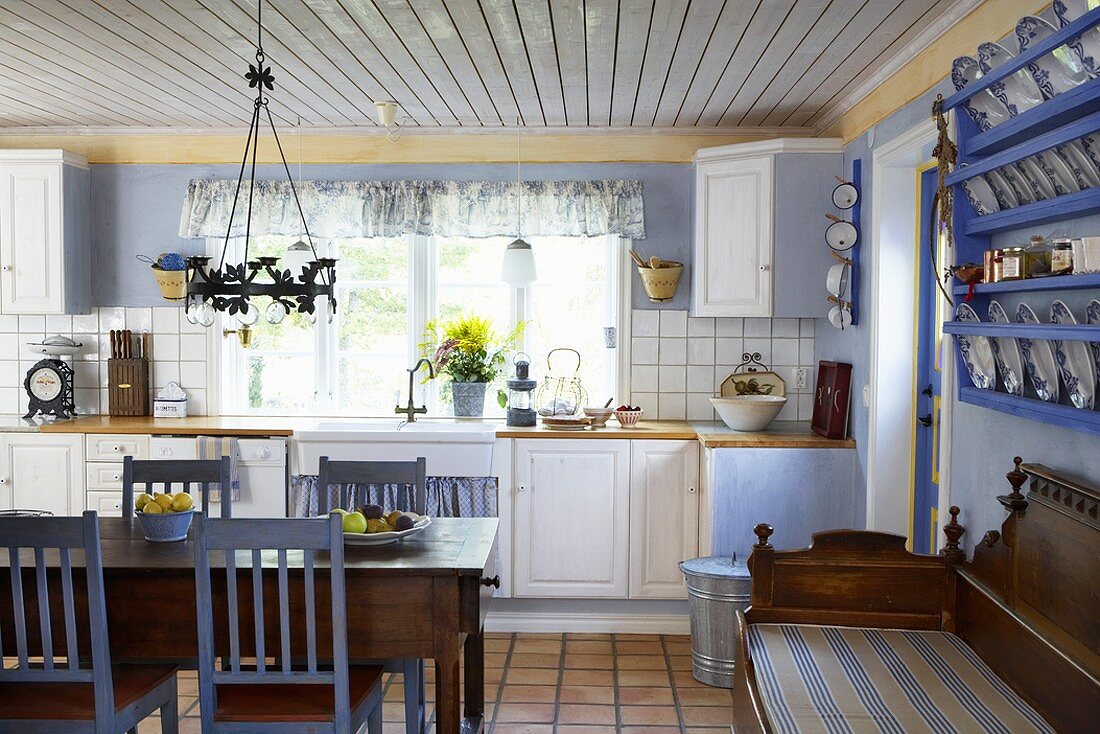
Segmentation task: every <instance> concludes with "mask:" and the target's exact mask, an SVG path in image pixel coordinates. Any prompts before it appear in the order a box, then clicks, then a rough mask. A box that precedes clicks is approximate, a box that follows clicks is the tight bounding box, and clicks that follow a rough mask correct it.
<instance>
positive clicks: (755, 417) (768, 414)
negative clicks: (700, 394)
mask: <svg viewBox="0 0 1100 734" xmlns="http://www.w3.org/2000/svg"><path fill="white" fill-rule="evenodd" d="M710 404H711V405H713V406H714V409H715V410H716V411H718V416H719V417H720V418H721V419H722V422H723V423H725V424H726V425H727V426H729V427H730V428H732V429H733V430H735V431H763V430H764V429H765V428H767V427H768V425H769V424H770V423H771V422H772V421H773V420H775V417H776V416H777V415H779V411H781V410H783V406H784V405H786V404H787V398H785V397H780V396H778V395H735V396H729V397H721V398H711V399H710Z"/></svg>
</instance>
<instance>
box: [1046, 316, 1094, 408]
mask: <svg viewBox="0 0 1100 734" xmlns="http://www.w3.org/2000/svg"><path fill="white" fill-rule="evenodd" d="M1050 323H1052V324H1076V323H1077V319H1075V318H1074V317H1073V312H1072V311H1070V310H1069V307H1068V306H1066V304H1064V303H1062V302H1061V301H1055V302H1054V303H1052V304H1050ZM1054 358H1055V359H1057V360H1058V369H1059V370H1060V371H1061V373H1062V382H1063V383H1065V386H1066V390H1067V391H1068V392H1069V401H1070V402H1071V403H1073V407H1075V408H1080V409H1082V410H1092V406H1093V405H1094V404H1095V403H1096V365H1095V364H1093V361H1092V354H1091V353H1089V348H1088V346H1087V345H1086V344H1085V342H1082V341H1076V340H1073V339H1065V340H1062V339H1055V340H1054Z"/></svg>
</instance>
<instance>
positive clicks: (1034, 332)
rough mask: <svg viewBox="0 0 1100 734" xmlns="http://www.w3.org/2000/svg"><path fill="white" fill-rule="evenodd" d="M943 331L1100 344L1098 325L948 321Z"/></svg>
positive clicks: (946, 332) (970, 334)
mask: <svg viewBox="0 0 1100 734" xmlns="http://www.w3.org/2000/svg"><path fill="white" fill-rule="evenodd" d="M943 331H944V333H945V334H959V335H961V336H990V337H1015V338H1017V339H1057V340H1059V341H1085V342H1100V324H991V323H988V322H985V321H983V322H982V323H980V324H975V323H971V322H965V321H948V322H946V323H945V324H944V325H943Z"/></svg>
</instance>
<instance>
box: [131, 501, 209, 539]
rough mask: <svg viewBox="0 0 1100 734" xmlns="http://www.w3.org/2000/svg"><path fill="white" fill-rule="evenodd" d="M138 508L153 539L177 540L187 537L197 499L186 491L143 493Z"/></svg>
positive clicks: (149, 535)
mask: <svg viewBox="0 0 1100 734" xmlns="http://www.w3.org/2000/svg"><path fill="white" fill-rule="evenodd" d="M134 509H135V510H137V516H138V520H140V521H141V530H142V532H143V533H145V539H146V540H148V541H149V542H150V543H174V542H176V541H179V540H186V539H187V531H188V529H189V528H190V527H191V517H192V515H194V514H195V501H194V500H193V499H192V498H191V495H189V494H187V493H186V492H177V493H176V494H159V493H154V494H147V493H142V494H139V495H138V496H137V497H136V498H135V499H134Z"/></svg>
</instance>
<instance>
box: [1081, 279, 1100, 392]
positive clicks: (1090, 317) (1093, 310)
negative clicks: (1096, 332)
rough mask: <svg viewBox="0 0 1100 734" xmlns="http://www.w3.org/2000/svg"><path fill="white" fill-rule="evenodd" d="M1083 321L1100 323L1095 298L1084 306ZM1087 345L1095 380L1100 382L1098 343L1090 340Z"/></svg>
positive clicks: (1098, 304)
mask: <svg viewBox="0 0 1100 734" xmlns="http://www.w3.org/2000/svg"><path fill="white" fill-rule="evenodd" d="M1085 323H1086V324H1094V325H1100V301H1097V300H1096V299H1095V298H1094V299H1092V300H1091V301H1089V305H1087V306H1085ZM1089 346H1090V347H1091V348H1092V360H1093V362H1094V363H1095V364H1096V377H1097V381H1098V382H1100V343H1097V342H1091V343H1090V344H1089Z"/></svg>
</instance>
